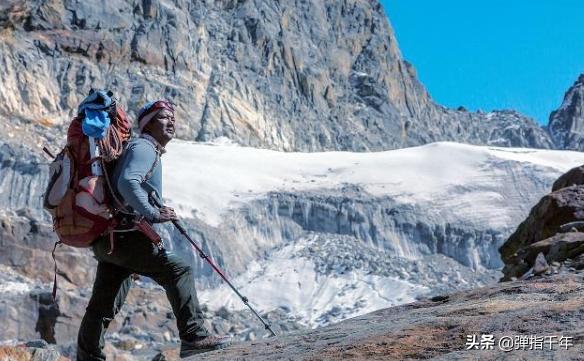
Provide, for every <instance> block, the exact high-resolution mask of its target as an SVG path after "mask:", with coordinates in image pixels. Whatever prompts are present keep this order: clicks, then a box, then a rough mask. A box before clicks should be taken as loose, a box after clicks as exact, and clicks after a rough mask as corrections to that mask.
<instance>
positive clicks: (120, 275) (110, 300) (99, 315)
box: [77, 261, 132, 361]
mask: <svg viewBox="0 0 584 361" xmlns="http://www.w3.org/2000/svg"><path fill="white" fill-rule="evenodd" d="M131 273H132V272H131V271H130V270H128V269H126V268H124V267H120V266H116V265H114V264H111V263H107V262H103V261H100V262H99V263H98V265H97V273H96V276H95V283H94V284H93V293H92V295H91V300H90V301H89V305H88V306H87V309H86V311H85V316H83V320H82V321H81V326H80V328H79V335H78V337H77V360H78V361H85V360H105V354H104V353H103V351H102V350H103V347H104V335H105V331H106V329H107V327H108V326H109V323H110V322H111V321H112V320H113V318H114V316H115V315H116V314H117V313H118V311H119V310H120V308H121V307H122V305H123V304H124V301H125V299H126V296H127V294H128V291H129V290H130V287H131V285H132V280H131V279H130V275H131Z"/></svg>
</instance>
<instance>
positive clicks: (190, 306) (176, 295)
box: [94, 232, 209, 340]
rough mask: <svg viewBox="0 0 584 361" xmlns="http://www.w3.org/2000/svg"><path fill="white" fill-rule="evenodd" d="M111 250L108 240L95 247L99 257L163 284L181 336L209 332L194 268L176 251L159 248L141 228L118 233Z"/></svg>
mask: <svg viewBox="0 0 584 361" xmlns="http://www.w3.org/2000/svg"><path fill="white" fill-rule="evenodd" d="M108 250H109V244H107V243H106V242H100V243H98V244H97V245H96V246H95V247H94V251H95V254H96V256H97V257H98V259H102V260H107V261H108V262H111V263H114V264H117V265H120V266H121V267H124V268H127V269H129V270H132V272H134V273H139V274H141V275H143V276H146V277H150V278H152V279H153V280H154V281H156V282H157V283H158V284H160V285H161V286H162V287H164V289H165V291H166V295H167V297H168V300H169V301H170V305H171V307H172V310H173V312H174V315H175V316H176V323H177V328H178V331H179V337H180V338H181V339H182V340H185V339H192V338H195V337H197V336H202V337H204V336H208V335H209V332H208V330H207V329H206V328H205V326H204V319H203V312H202V311H201V307H200V305H199V301H198V298H197V292H196V291H195V280H194V276H193V271H192V268H191V267H190V266H189V265H188V264H187V263H186V262H184V261H183V260H182V259H181V258H180V257H178V256H177V255H176V254H173V253H167V252H164V251H159V250H158V249H157V248H156V247H155V246H154V245H153V244H152V242H150V240H149V239H148V238H146V237H145V236H144V235H143V234H142V233H140V232H128V233H121V234H118V235H116V242H115V248H114V251H113V253H112V254H111V255H108V254H107V251H108Z"/></svg>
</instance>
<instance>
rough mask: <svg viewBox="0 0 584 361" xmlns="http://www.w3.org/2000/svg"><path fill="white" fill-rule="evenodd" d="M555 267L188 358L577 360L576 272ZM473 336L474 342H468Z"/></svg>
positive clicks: (582, 290) (580, 291) (581, 292)
mask: <svg viewBox="0 0 584 361" xmlns="http://www.w3.org/2000/svg"><path fill="white" fill-rule="evenodd" d="M556 272H557V274H553V275H550V276H546V277H539V278H534V279H531V280H528V281H516V282H505V283H501V284H498V285H494V286H489V287H484V288H479V289H475V290H472V291H465V292H459V293H454V294H449V295H443V296H440V297H434V298H431V299H426V300H422V301H419V302H414V303H409V304H407V305H403V306H399V307H392V308H387V309H383V310H379V311H376V312H373V313H370V314H367V315H363V316H360V317H356V318H352V319H349V320H345V321H343V322H339V323H337V324H335V325H332V326H328V327H323V328H319V329H317V330H312V331H297V332H293V333H290V334H288V335H284V336H279V337H277V338H274V339H265V340H258V341H253V342H246V343H241V344H236V345H233V346H231V347H229V348H227V349H225V350H220V351H214V352H210V353H206V354H203V355H198V356H194V357H190V358H188V360H192V361H194V360H208V361H211V360H273V359H275V358H277V359H282V360H304V361H308V360H311V361H312V360H422V359H423V360H449V361H450V360H581V359H582V356H581V355H582V351H583V350H584V348H583V344H582V342H581V341H582V338H583V337H584V334H583V330H584V327H583V325H582V309H583V306H584V301H583V296H584V287H582V282H583V281H584V276H583V274H582V273H580V272H576V273H574V272H570V271H568V270H567V269H557V270H556ZM473 335H474V336H475V337H476V339H475V341H477V342H478V344H474V346H473V344H472V337H473ZM487 335H492V336H493V341H494V342H493V343H492V346H489V343H488V342H485V343H482V342H481V338H482V337H483V336H487ZM469 336H470V341H471V343H469ZM487 337H488V336H487ZM530 337H533V338H531V339H530ZM509 338H511V340H512V341H511V342H510V343H507V342H506V341H508V340H509ZM538 339H539V340H540V341H537V340H538ZM522 340H523V341H522ZM538 342H540V343H539V344H540V345H541V347H539V349H538V346H537V344H538ZM530 344H531V345H533V346H532V349H530V346H529V345H530ZM483 345H484V347H485V349H481V348H482V347H483ZM489 348H490V349H489ZM550 348H551V349H550Z"/></svg>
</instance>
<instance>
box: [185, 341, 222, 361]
mask: <svg viewBox="0 0 584 361" xmlns="http://www.w3.org/2000/svg"><path fill="white" fill-rule="evenodd" d="M230 344H231V337H229V336H206V337H196V338H195V339H193V340H192V341H182V342H181V345H180V357H181V358H183V357H188V356H192V355H196V354H199V353H203V352H209V351H213V350H219V349H221V348H224V347H227V346H229V345H230Z"/></svg>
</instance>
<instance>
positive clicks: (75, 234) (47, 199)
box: [43, 89, 131, 298]
mask: <svg viewBox="0 0 584 361" xmlns="http://www.w3.org/2000/svg"><path fill="white" fill-rule="evenodd" d="M112 95H113V94H112V93H111V92H108V93H106V92H104V91H95V90H93V89H92V91H91V92H90V93H89V95H88V97H87V98H86V99H85V100H84V101H83V102H82V103H81V105H80V107H79V111H78V115H77V117H75V118H73V120H72V121H71V124H70V125H69V129H68V131H67V144H66V146H65V147H64V148H63V150H61V152H59V154H58V155H57V156H56V157H53V158H54V160H53V161H52V163H51V164H50V167H49V182H48V185H47V188H46V190H45V193H44V199H43V206H44V208H45V209H46V210H47V211H48V212H49V214H50V215H51V217H52V220H53V230H54V231H55V233H56V234H57V236H58V238H59V241H58V242H56V243H55V246H54V248H53V252H52V255H53V260H55V250H56V248H57V246H58V245H59V244H66V245H69V246H73V247H89V246H91V244H92V243H93V242H94V241H95V240H96V239H97V238H98V237H100V236H101V235H103V234H105V233H108V231H111V229H112V228H113V227H114V226H115V220H114V218H113V209H114V207H113V205H112V199H111V198H112V195H111V192H110V191H109V189H110V187H108V182H109V179H108V178H107V174H108V170H111V169H113V167H114V166H115V161H116V160H117V159H118V158H119V157H120V156H121V154H122V151H123V148H124V144H125V143H126V142H127V141H128V140H129V139H130V137H131V124H130V122H129V121H128V119H127V116H126V113H125V112H124V111H123V109H122V108H121V107H119V106H117V105H116V102H115V99H113V98H112ZM87 134H90V135H95V136H97V137H100V138H97V137H93V136H89V135H87ZM44 150H45V152H47V154H49V155H50V156H51V157H52V155H51V153H50V152H49V151H48V150H47V149H46V148H44ZM57 273H58V269H57V265H56V262H55V282H54V286H53V298H54V297H55V294H56V279H57V277H56V274H57Z"/></svg>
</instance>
